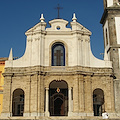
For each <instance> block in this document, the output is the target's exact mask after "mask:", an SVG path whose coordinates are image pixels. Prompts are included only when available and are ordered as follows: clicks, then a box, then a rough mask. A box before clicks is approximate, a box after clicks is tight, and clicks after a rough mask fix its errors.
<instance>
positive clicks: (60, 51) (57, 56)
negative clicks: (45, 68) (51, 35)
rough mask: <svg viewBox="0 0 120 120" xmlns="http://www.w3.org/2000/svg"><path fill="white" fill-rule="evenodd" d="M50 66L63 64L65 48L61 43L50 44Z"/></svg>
mask: <svg viewBox="0 0 120 120" xmlns="http://www.w3.org/2000/svg"><path fill="white" fill-rule="evenodd" d="M52 66H65V48H64V45H63V44H62V43H56V44H54V45H53V46H52Z"/></svg>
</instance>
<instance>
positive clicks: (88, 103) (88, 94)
mask: <svg viewBox="0 0 120 120" xmlns="http://www.w3.org/2000/svg"><path fill="white" fill-rule="evenodd" d="M84 82H85V83H84V90H85V112H86V113H87V116H92V115H93V98H92V84H91V76H84Z"/></svg>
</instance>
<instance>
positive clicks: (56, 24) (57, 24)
mask: <svg viewBox="0 0 120 120" xmlns="http://www.w3.org/2000/svg"><path fill="white" fill-rule="evenodd" d="M49 24H50V26H51V27H50V28H47V29H46V31H58V30H59V31H71V29H70V28H67V27H66V26H67V25H68V21H66V20H64V19H54V20H51V21H49Z"/></svg>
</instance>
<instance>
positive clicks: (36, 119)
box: [0, 117, 120, 120]
mask: <svg viewBox="0 0 120 120" xmlns="http://www.w3.org/2000/svg"><path fill="white" fill-rule="evenodd" d="M0 120H103V119H102V117H0ZM109 120H120V117H116V118H110V119H109Z"/></svg>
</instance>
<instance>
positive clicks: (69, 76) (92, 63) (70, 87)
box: [1, 0, 120, 117]
mask: <svg viewBox="0 0 120 120" xmlns="http://www.w3.org/2000/svg"><path fill="white" fill-rule="evenodd" d="M104 6H105V7H104V14H103V17H102V19H101V23H102V24H103V31H104V41H105V53H104V60H99V59H97V58H95V57H94V56H93V54H92V52H91V48H90V36H91V32H90V31H89V30H88V29H87V28H85V27H84V26H83V25H81V24H80V23H78V22H77V18H76V16H75V14H73V18H72V22H71V23H70V25H71V28H67V27H66V26H67V24H68V21H66V20H64V19H54V20H51V21H49V24H50V26H51V27H50V28H46V22H45V19H44V17H43V14H41V18H40V22H39V23H38V24H36V25H35V26H34V27H32V28H31V29H29V30H28V31H27V32H26V33H25V34H26V36H27V44H26V51H25V54H24V55H23V57H21V58H19V59H16V60H13V55H12V49H11V51H10V55H9V59H8V61H6V62H5V72H4V74H3V75H4V96H3V110H2V114H1V116H2V117H13V116H23V117H38V116H42V117H53V116H58V117H60V116H66V117H79V116H88V117H89V116H101V115H102V113H103V112H104V111H107V113H108V114H109V116H110V117H114V116H119V115H120V114H119V113H120V107H119V106H120V105H119V104H120V103H119V100H120V99H119V98H120V95H119V94H120V93H119V89H120V82H119V80H120V79H119V73H120V72H119V55H120V53H119V37H120V35H119V34H117V33H119V30H120V29H119V27H118V26H119V25H120V20H119V19H120V12H119V11H120V6H119V1H117V0H116V1H115V0H104ZM116 16H117V17H116ZM111 17H112V18H111ZM117 25H118V26H117ZM116 37H117V38H118V39H116Z"/></svg>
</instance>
